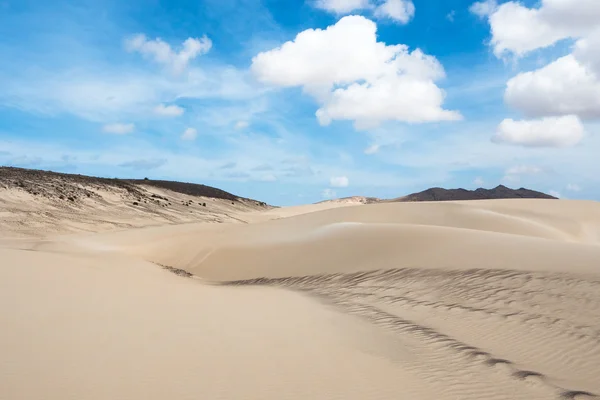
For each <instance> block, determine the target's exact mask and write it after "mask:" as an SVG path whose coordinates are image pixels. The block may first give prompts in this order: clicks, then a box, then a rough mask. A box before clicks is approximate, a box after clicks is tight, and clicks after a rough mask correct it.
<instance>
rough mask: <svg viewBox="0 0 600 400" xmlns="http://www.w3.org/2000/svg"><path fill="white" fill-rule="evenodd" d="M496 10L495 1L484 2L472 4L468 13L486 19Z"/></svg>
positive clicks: (496, 4)
mask: <svg viewBox="0 0 600 400" xmlns="http://www.w3.org/2000/svg"><path fill="white" fill-rule="evenodd" d="M496 8H498V2H497V1H496V0H485V1H478V2H476V3H473V4H472V5H471V7H469V11H470V12H472V13H473V14H475V15H477V16H478V17H479V18H487V17H489V16H490V15H491V14H492V13H493V12H494V11H496Z"/></svg>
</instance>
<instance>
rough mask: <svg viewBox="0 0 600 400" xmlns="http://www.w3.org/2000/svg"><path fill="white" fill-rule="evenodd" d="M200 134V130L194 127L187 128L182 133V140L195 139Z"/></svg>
mask: <svg viewBox="0 0 600 400" xmlns="http://www.w3.org/2000/svg"><path fill="white" fill-rule="evenodd" d="M197 135H198V131H197V130H196V129H194V128H187V129H186V130H185V131H183V133H182V134H181V140H195V139H196V136H197Z"/></svg>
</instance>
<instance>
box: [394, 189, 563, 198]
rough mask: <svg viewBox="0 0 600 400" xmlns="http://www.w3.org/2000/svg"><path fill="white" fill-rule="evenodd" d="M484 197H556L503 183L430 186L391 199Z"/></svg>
mask: <svg viewBox="0 0 600 400" xmlns="http://www.w3.org/2000/svg"><path fill="white" fill-rule="evenodd" d="M486 199H556V197H554V196H550V195H548V194H546V193H542V192H536V191H535V190H530V189H525V188H520V189H510V188H507V187H506V186H504V185H500V186H497V187H495V188H493V189H483V188H479V189H476V190H467V189H443V188H437V187H436V188H431V189H427V190H424V191H422V192H419V193H413V194H409V195H407V196H404V197H399V198H397V199H394V200H391V201H403V202H404V201H406V202H408V201H451V200H486Z"/></svg>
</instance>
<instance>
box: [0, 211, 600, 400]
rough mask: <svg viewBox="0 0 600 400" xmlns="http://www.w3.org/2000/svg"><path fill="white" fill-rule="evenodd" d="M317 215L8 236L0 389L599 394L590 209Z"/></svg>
mask: <svg viewBox="0 0 600 400" xmlns="http://www.w3.org/2000/svg"><path fill="white" fill-rule="evenodd" d="M326 207H327V205H323V204H320V205H317V206H315V207H310V206H307V207H304V208H302V209H298V208H296V209H291V210H289V214H288V216H286V209H281V210H271V211H267V212H264V213H256V212H253V213H250V214H243V215H246V217H243V218H245V220H246V221H255V222H253V223H249V224H205V223H204V224H203V223H196V224H193V223H192V224H184V225H169V226H161V227H146V228H139V229H130V230H122V231H119V232H104V233H98V234H91V233H88V234H76V235H69V236H60V237H52V236H49V237H46V238H45V239H42V240H40V239H27V238H18V239H14V238H13V239H6V240H4V241H2V242H0V247H3V248H0V260H2V263H1V264H0V265H1V267H0V296H2V298H1V299H0V326H2V327H4V328H3V329H1V330H0V354H2V357H0V383H1V384H0V398H2V399H68V398H77V399H81V398H85V399H106V398H119V399H140V398H146V399H166V398H169V399H306V398H311V399H361V400H362V399H467V400H475V399H498V400H499V399H575V398H577V399H579V398H596V397H597V396H598V395H599V394H600V379H599V378H598V377H600V204H599V203H595V202H581V201H563V200H561V201H555V200H494V201H474V202H444V203H385V204H372V205H356V206H352V207H337V206H331V207H337V208H331V209H324V208H326ZM315 210H316V211H315ZM311 211H314V212H311ZM300 212H302V213H300ZM240 215H241V214H240ZM289 215H293V216H289ZM160 266H164V268H161V267H160ZM171 272H176V273H177V274H173V273H171Z"/></svg>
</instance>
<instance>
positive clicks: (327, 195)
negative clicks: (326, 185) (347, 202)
mask: <svg viewBox="0 0 600 400" xmlns="http://www.w3.org/2000/svg"><path fill="white" fill-rule="evenodd" d="M321 196H322V197H323V198H324V199H327V200H331V199H335V197H336V196H337V193H336V192H335V190H332V189H323V191H322V192H321Z"/></svg>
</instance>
